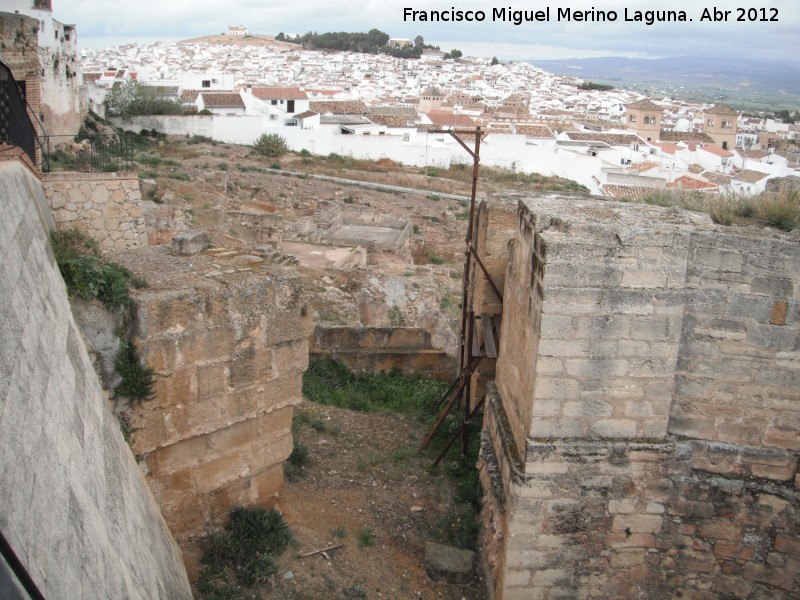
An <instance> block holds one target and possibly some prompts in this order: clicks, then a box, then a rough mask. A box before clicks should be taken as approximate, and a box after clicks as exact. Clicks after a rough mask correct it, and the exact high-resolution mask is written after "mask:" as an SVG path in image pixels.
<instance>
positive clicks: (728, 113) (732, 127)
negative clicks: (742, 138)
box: [703, 104, 739, 150]
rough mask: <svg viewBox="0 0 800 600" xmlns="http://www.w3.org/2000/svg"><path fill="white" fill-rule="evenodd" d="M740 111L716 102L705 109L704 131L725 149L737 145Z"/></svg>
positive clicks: (730, 148)
mask: <svg viewBox="0 0 800 600" xmlns="http://www.w3.org/2000/svg"><path fill="white" fill-rule="evenodd" d="M738 118H739V113H738V112H736V111H735V110H733V109H732V108H731V107H730V106H726V105H724V104H715V105H714V106H712V107H711V108H707V109H706V110H704V111H703V132H704V133H706V134H708V135H709V136H710V137H711V138H712V139H713V140H714V144H716V145H717V146H718V147H720V148H722V149H723V150H732V149H733V148H735V147H736V132H737V119H738Z"/></svg>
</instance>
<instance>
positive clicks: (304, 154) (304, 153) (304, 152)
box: [300, 148, 311, 158]
mask: <svg viewBox="0 0 800 600" xmlns="http://www.w3.org/2000/svg"><path fill="white" fill-rule="evenodd" d="M300 156H301V157H302V158H309V157H310V156H311V152H309V151H308V150H306V149H305V148H303V149H302V150H300Z"/></svg>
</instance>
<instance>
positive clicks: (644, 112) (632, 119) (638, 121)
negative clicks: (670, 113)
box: [625, 98, 664, 142]
mask: <svg viewBox="0 0 800 600" xmlns="http://www.w3.org/2000/svg"><path fill="white" fill-rule="evenodd" d="M663 110H664V109H663V108H662V107H660V106H658V105H657V104H655V103H653V102H652V101H651V100H649V99H648V98H643V99H642V100H639V101H638V102H633V103H632V104H626V105H625V111H626V116H627V118H626V126H627V128H628V129H632V130H633V131H635V132H636V133H637V134H638V135H639V136H640V137H641V138H642V139H644V140H645V141H648V142H654V141H656V140H657V139H658V138H659V134H660V133H661V117H662V114H663Z"/></svg>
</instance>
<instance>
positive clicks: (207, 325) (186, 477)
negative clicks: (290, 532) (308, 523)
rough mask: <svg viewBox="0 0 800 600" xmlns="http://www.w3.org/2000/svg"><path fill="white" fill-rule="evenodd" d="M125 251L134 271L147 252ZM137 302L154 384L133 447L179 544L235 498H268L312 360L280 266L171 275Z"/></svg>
mask: <svg viewBox="0 0 800 600" xmlns="http://www.w3.org/2000/svg"><path fill="white" fill-rule="evenodd" d="M164 258H165V260H166V261H167V262H168V261H169V257H164ZM127 260H128V261H130V262H128V263H126V266H130V267H131V268H132V270H134V272H137V267H136V263H137V262H142V261H146V260H148V259H147V258H142V259H139V258H137V256H136V255H133V254H132V255H131V256H130V257H129V258H128V259H127ZM172 260H184V259H172ZM185 260H186V261H193V262H198V261H199V259H198V258H191V259H185ZM153 268H154V265H152V264H151V266H150V269H151V270H152V269H153ZM155 268H156V269H159V267H158V266H157V265H155ZM161 269H162V270H163V271H169V269H170V267H169V265H168V264H166V263H165V264H164V266H163V267H161ZM137 274H138V272H137ZM141 274H142V275H145V276H146V274H145V273H141ZM134 304H135V313H136V334H137V335H136V343H137V346H138V347H139V349H140V350H141V352H142V354H143V356H144V359H145V361H146V362H147V364H148V365H149V366H150V367H151V368H153V369H154V371H155V389H154V395H153V398H152V399H150V400H144V401H142V402H139V403H136V404H135V405H134V406H133V407H132V408H131V417H130V420H131V425H132V427H133V428H134V430H135V433H134V434H133V448H134V452H135V453H136V454H138V455H141V457H142V459H143V464H144V465H145V467H146V472H147V478H148V481H149V483H150V485H151V487H152V488H153V491H154V494H155V496H156V499H157V500H158V502H159V504H160V506H161V510H162V513H163V514H164V517H165V518H166V520H167V523H168V524H169V525H170V528H171V530H172V531H173V534H174V535H175V536H176V538H177V539H178V540H179V541H180V540H184V539H187V538H191V537H192V536H196V535H199V534H203V533H205V532H206V531H207V530H209V529H214V528H216V527H219V526H220V524H221V522H223V521H224V517H225V516H226V515H227V513H228V511H229V510H230V509H231V507H232V506H234V505H242V506H251V505H261V506H269V505H271V504H273V503H274V502H275V500H276V496H277V493H278V491H279V490H280V488H281V486H282V484H283V468H282V467H283V461H284V460H285V459H286V458H287V457H288V456H289V454H290V453H291V451H292V434H291V422H292V410H293V408H292V407H293V406H294V405H295V404H297V403H298V402H299V401H300V399H301V384H302V372H303V370H304V369H305V368H306V366H307V364H308V337H309V335H310V333H311V331H310V327H311V319H310V316H307V312H306V307H305V304H304V302H303V301H302V286H301V283H300V280H299V278H298V277H297V276H296V275H294V274H293V273H290V272H288V271H285V270H280V269H275V270H274V272H273V271H270V272H266V271H265V272H264V273H261V274H260V275H258V276H256V275H255V274H253V273H252V272H249V273H229V274H225V275H223V274H221V273H216V274H215V275H214V276H210V277H208V278H205V279H204V278H200V277H198V278H192V279H188V280H186V279H181V280H180V281H175V280H171V278H169V277H167V278H165V280H164V281H163V282H154V283H153V284H152V285H151V287H150V288H148V289H147V290H145V291H142V292H139V293H137V294H136V295H135V298H134Z"/></svg>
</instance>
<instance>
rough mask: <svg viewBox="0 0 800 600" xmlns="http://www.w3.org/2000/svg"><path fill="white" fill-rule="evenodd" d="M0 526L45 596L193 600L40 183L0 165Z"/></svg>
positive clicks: (10, 164) (17, 167) (12, 164)
mask: <svg viewBox="0 0 800 600" xmlns="http://www.w3.org/2000/svg"><path fill="white" fill-rule="evenodd" d="M0 198H2V199H3V201H2V204H0V256H2V260H0V265H2V267H0V270H1V271H2V279H0V281H2V284H0V332H2V339H3V343H2V345H0V528H2V530H3V533H4V535H5V536H6V537H7V538H8V540H9V542H10V543H11V545H12V547H13V548H14V550H15V552H16V554H17V555H18V556H19V557H20V559H21V560H22V562H23V563H24V564H25V566H26V568H27V570H28V572H29V573H30V574H31V576H32V577H33V579H34V581H35V582H36V583H37V585H38V587H39V589H40V590H41V592H42V593H43V594H44V596H45V597H47V598H98V599H104V598H141V599H142V600H145V599H151V598H191V590H190V588H189V582H188V579H187V577H186V572H185V570H184V568H183V564H182V562H181V558H180V552H179V551H178V548H177V546H176V545H175V542H174V541H173V540H172V537H171V535H170V532H169V530H168V529H167V526H166V524H165V523H164V520H163V519H162V517H161V515H160V513H159V511H158V507H157V505H156V503H155V501H154V500H153V496H152V495H151V493H150V490H149V488H148V487H147V484H146V483H145V481H144V478H143V476H142V474H141V472H140V470H139V469H138V468H137V466H136V463H135V462H134V460H133V456H132V454H131V452H130V450H129V449H128V447H127V445H126V444H125V442H124V440H123V439H122V434H121V433H120V428H119V423H118V421H117V420H116V418H115V417H114V416H113V415H112V413H111V410H110V408H109V406H108V403H107V402H106V399H105V397H104V395H103V391H102V389H101V387H100V383H99V382H98V380H97V377H96V375H95V372H94V370H93V368H92V365H91V363H90V361H89V357H88V355H87V353H86V349H85V346H84V343H83V340H82V338H81V336H80V334H79V332H78V329H77V327H76V325H75V322H74V320H73V318H72V314H71V312H70V306H69V301H68V299H67V295H66V291H65V289H64V282H63V280H62V279H61V275H60V274H59V271H58V267H57V266H56V264H55V261H54V259H53V256H52V253H51V252H50V250H49V245H48V229H49V228H50V227H51V226H52V218H48V215H47V213H46V211H47V205H46V201H45V198H44V194H43V192H42V188H41V185H40V184H39V182H38V180H37V179H36V178H35V177H34V176H33V175H32V174H31V173H30V172H29V171H28V170H27V169H26V167H24V166H23V165H22V164H21V163H19V162H17V161H3V162H0Z"/></svg>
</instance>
